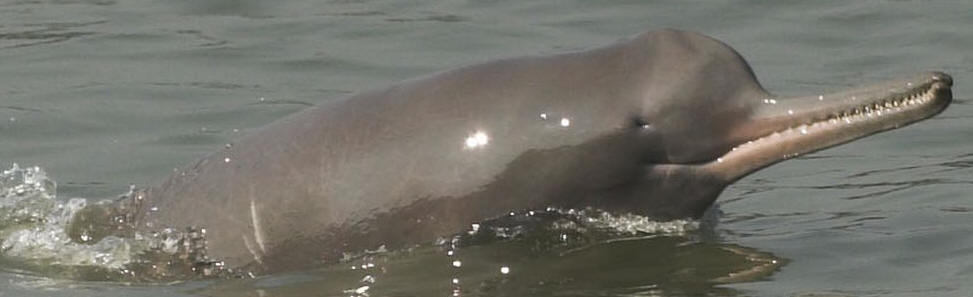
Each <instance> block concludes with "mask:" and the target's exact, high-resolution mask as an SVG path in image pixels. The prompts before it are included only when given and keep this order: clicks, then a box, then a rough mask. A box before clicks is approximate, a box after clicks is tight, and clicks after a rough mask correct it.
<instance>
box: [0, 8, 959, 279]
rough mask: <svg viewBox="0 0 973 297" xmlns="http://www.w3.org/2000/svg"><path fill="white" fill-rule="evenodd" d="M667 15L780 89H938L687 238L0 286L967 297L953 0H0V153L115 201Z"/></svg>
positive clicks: (481, 248) (754, 183) (751, 189)
mask: <svg viewBox="0 0 973 297" xmlns="http://www.w3.org/2000/svg"><path fill="white" fill-rule="evenodd" d="M667 27H671V28H680V29H687V30H695V31H699V32H702V33H704V34H707V35H711V36H713V37H715V38H717V39H720V40H722V41H724V42H726V43H728V44H730V45H731V46H732V47H734V48H735V49H737V50H738V51H739V52H740V53H741V54H742V55H743V56H744V57H745V58H746V59H747V60H748V61H749V62H750V64H751V66H752V67H753V69H754V70H755V72H756V74H757V77H758V78H760V80H761V82H762V83H763V85H764V86H765V87H766V88H767V89H769V90H771V91H772V92H775V93H778V94H781V95H782V96H786V95H798V94H816V93H823V92H828V91H832V90H837V89H841V88H846V87H849V86H854V85H858V84H867V83H869V82H875V81H880V80H884V79H889V78H893V77H897V76H902V75H909V74H913V73H916V72H918V71H923V70H942V71H945V72H947V73H950V74H951V75H953V77H954V80H955V85H954V88H953V92H954V97H955V98H956V101H955V102H954V103H953V105H952V106H951V107H950V108H949V109H948V110H946V111H945V112H944V113H943V114H941V115H939V116H937V117H935V118H933V119H930V120H927V121H924V122H921V123H918V124H915V125H912V126H908V127H906V128H903V129H900V130H896V131H892V132H888V133H883V134H879V135H875V136H872V137H869V138H867V139H863V140H859V141H856V142H853V143H850V144H847V145H844V146H840V147H836V148H832V149H828V150H825V151H822V152H818V153H815V154H811V155H807V156H803V157H800V158H797V159H794V160H790V161H787V162H784V163H781V164H778V165H775V166H773V167H771V168H768V169H765V170H762V171H760V172H758V173H756V174H753V175H751V176H749V177H747V178H745V179H743V180H741V181H739V182H737V183H736V184H734V185H732V186H731V187H729V188H728V189H727V190H726V191H725V192H724V193H723V195H722V196H721V198H720V201H719V203H720V204H719V207H718V211H717V212H714V213H713V215H714V218H711V219H710V221H709V222H704V223H703V224H702V226H700V227H698V228H689V229H690V230H677V231H675V232H661V233H652V234H650V235H648V236H642V237H637V238H625V239H624V240H622V239H618V240H608V241H601V242H597V243H593V244H591V245H586V246H583V247H582V248H573V249H559V248H557V247H555V248H551V249H542V250H541V251H538V250H537V249H536V248H531V247H530V246H529V245H530V244H531V243H536V242H532V241H524V240H519V241H516V240H515V241H500V242H494V243H485V244H480V245H474V246H471V247H469V248H465V249H462V250H461V255H462V261H463V262H462V265H461V266H462V267H454V265H453V261H455V260H456V259H458V258H455V257H453V256H446V255H445V253H443V251H442V250H440V249H438V248H436V247H427V248H423V249H418V250H415V251H412V252H409V253H402V254H395V255H381V256H376V257H374V258H371V257H370V258H363V259H359V260H356V261H353V262H349V263H347V264H346V265H345V264H343V265H338V266H334V267H323V268H321V269H317V270H313V271H303V272H295V273H287V274H280V275H271V276H264V277H259V278H256V279H230V280H198V281H181V282H175V283H164V284H159V283H150V284H142V283H138V284H132V283H128V282H119V281H107V282H105V281H100V282H97V281H84V280H77V278H75V277H71V276H70V275H68V276H66V275H64V274H50V273H45V271H44V270H43V269H40V270H31V269H23V268H21V267H22V266H17V265H13V264H10V261H9V260H4V261H0V296H2V297H6V296H349V295H355V294H358V295H362V294H369V295H371V296H430V295H438V296H450V295H452V294H453V293H454V291H455V290H459V291H456V292H459V293H460V294H461V295H466V296H684V295H685V296H699V295H710V296H971V295H973V282H971V280H973V194H970V193H971V192H973V129H971V127H973V105H971V104H969V103H968V102H969V98H970V95H969V94H971V91H973V81H971V80H970V79H969V77H973V51H971V50H970V49H971V48H973V4H971V3H970V2H968V1H965V0H941V1H939V0H929V1H879V0H864V1H772V2H769V1H768V2H762V1H614V2H604V3H603V2H596V1H581V0H577V1H544V2H542V1H534V2H531V1H457V0H452V1H429V0H417V1H391V0H383V1H368V0H336V1H308V0H287V1H257V0H237V1H229V0H169V1H158V0H128V1H114V0H33V1H25V0H0V166H2V168H3V169H9V168H12V164H13V163H17V164H20V165H21V167H24V168H27V167H30V166H39V167H40V168H42V170H43V171H45V172H46V173H47V174H46V176H47V178H48V179H49V180H51V181H54V182H56V184H57V187H56V191H57V193H56V195H54V193H53V192H51V193H46V192H45V193H42V194H46V195H48V196H52V197H55V198H54V199H57V200H58V201H61V202H67V201H69V198H74V197H83V198H91V199H93V200H94V199H101V198H106V197H114V196H117V195H119V194H122V193H125V192H126V191H127V189H128V187H129V186H130V185H132V184H135V185H152V184H154V183H157V182H158V181H159V180H161V179H162V178H164V177H165V176H167V175H168V174H170V173H171V172H172V171H173V170H174V168H177V167H181V166H184V165H185V164H187V163H189V162H190V161H192V160H194V159H197V158H199V157H201V156H202V155H204V154H205V153H207V152H210V151H214V150H216V149H218V148H219V147H221V146H223V145H224V144H225V143H228V142H231V141H233V140H235V139H238V138H240V137H241V136H243V135H246V134H247V133H248V132H250V131H252V130H253V129H255V128H257V127H260V126H262V125H264V124H267V123H269V122H271V121H273V120H275V119H279V118H281V117H284V116H286V115H287V114H290V113H293V112H295V111H297V110H300V109H302V108H306V107H308V106H310V105H313V104H317V103H321V102H327V101H329V100H335V99H338V98H341V97H344V96H347V95H348V94H350V93H354V92H358V91H361V90H365V89H369V88H375V87H380V86H383V85H387V84H390V83H394V82H396V81H398V80H401V79H405V78H409V77H412V76H417V75H422V74H428V73H430V72H434V71H437V70H442V69H447V68H451V67H456V66H460V65H467V64H471V63H476V62H481V61H486V60H490V59H495V58H503V57H512V56H521V55H535V54H549V53H559V52H565V51H572V50H579V49H585V48H590V47H594V46H600V45H605V44H608V43H611V42H614V41H616V40H618V39H620V38H624V37H627V36H631V35H634V34H637V33H640V32H643V31H645V30H651V29H659V28H667ZM50 190H51V191H53V188H51V189H50ZM93 200H92V201H93ZM75 201H79V200H75ZM716 221H718V223H716ZM3 223H7V224H9V222H3ZM690 225H692V224H690ZM670 227H672V226H670ZM675 227H681V226H675ZM677 229H679V228H677ZM643 235H644V234H643ZM539 236H541V237H543V235H539ZM7 240H8V243H9V240H10V239H7ZM7 246H9V245H7ZM55 248H57V249H62V248H63V247H55ZM368 264H373V265H371V266H370V265H368ZM4 265H6V267H7V268H3V267H4ZM362 265H364V266H362ZM352 267H354V268H355V269H352ZM503 267H506V268H507V269H509V272H508V273H501V271H500V269H502V268H503ZM365 276H371V277H373V278H374V281H371V280H367V279H365V278H366V277H365ZM72 278H74V279H72ZM453 279H456V282H457V283H453ZM365 285H368V286H369V287H368V288H366V289H363V287H364V286H365Z"/></svg>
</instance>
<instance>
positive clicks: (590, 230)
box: [193, 210, 786, 297]
mask: <svg viewBox="0 0 973 297" xmlns="http://www.w3.org/2000/svg"><path fill="white" fill-rule="evenodd" d="M592 213H594V214H597V215H591V214H592ZM575 214H577V212H575ZM602 215H604V214H603V213H599V212H596V211H595V212H593V211H590V210H589V211H588V214H585V215H569V214H567V212H566V211H536V212H531V213H530V214H529V215H528V214H527V213H525V214H514V215H511V216H507V217H504V218H498V219H496V220H492V221H488V222H483V223H481V224H478V225H475V226H474V227H473V228H471V230H470V231H469V232H465V233H462V234H461V235H460V236H457V237H456V238H454V239H453V240H446V241H443V242H442V243H441V245H439V246H428V247H417V248H415V249H412V250H408V251H398V252H383V253H374V254H370V255H366V256H363V257H360V258H358V259H355V260H352V261H349V262H347V263H342V264H337V265H333V266H329V267H325V268H322V269H318V270H313V271H307V272H303V273H297V274H286V275H276V276H270V277H266V278H258V279H246V280H233V281H225V282H220V283H216V284H214V285H212V286H209V287H206V288H203V289H200V290H198V291H194V292H193V293H195V294H200V295H204V296H214V297H215V296H307V295H313V296H699V295H711V296H738V295H740V293H739V292H737V291H735V290H732V289H727V288H722V287H720V285H721V284H726V283H738V282H750V281H757V280H761V279H765V278H767V277H768V276H770V275H771V274H773V273H774V272H775V271H777V270H778V269H779V268H780V267H781V266H783V265H784V264H785V263H786V261H785V260H783V259H780V258H777V257H775V256H773V255H771V254H768V253H764V252H760V251H757V250H754V249H751V248H746V247H741V246H736V245H732V244H721V243H718V242H709V241H701V240H698V239H694V237H696V234H697V233H698V231H694V230H688V231H686V230H684V229H680V228H678V227H674V229H680V230H683V231H680V232H662V233H655V234H648V233H640V232H635V233H634V234H633V233H631V232H629V230H618V229H611V228H609V229H601V228H603V227H605V226H606V225H605V224H604V221H603V220H601V219H600V218H603V216H602ZM657 224H658V223H657ZM661 225H666V224H665V223H662V224H661ZM672 226H673V225H669V227H672ZM682 226H686V225H682ZM690 228H691V227H690Z"/></svg>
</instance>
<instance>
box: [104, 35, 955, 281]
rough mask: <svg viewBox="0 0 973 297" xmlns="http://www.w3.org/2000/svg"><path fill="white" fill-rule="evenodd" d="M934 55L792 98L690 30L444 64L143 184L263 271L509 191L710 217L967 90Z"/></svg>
mask: <svg viewBox="0 0 973 297" xmlns="http://www.w3.org/2000/svg"><path fill="white" fill-rule="evenodd" d="M951 85H952V78H951V77H950V76H949V75H947V74H945V73H941V72H928V73H921V74H918V75H914V76H912V77H907V78H902V79H897V80H892V81H888V82H883V83H879V84H875V85H871V86H865V87H860V88H854V89H851V90H846V91H841V92H837V93H828V94H821V95H811V96H805V97H795V98H780V97H778V96H775V95H773V94H771V93H769V92H768V91H766V90H764V88H763V87H761V85H760V83H758V82H757V79H756V77H755V76H754V73H753V71H752V70H751V68H750V66H749V65H748V64H747V62H746V61H745V60H744V59H743V58H742V57H741V55H740V54H738V53H737V52H736V51H735V50H733V49H732V48H730V47H729V46H728V45H726V44H724V43H722V42H720V41H718V40H715V39H713V38H710V37H707V36H704V35H701V34H698V33H694V32H686V31H679V30H671V29H668V30H659V31H651V32H647V33H643V34H639V35H636V36H633V37H630V38H627V39H625V40H622V41H620V42H617V43H615V44H611V45H608V46H605V47H601V48H595V49H590V50H586V51H580V52H571V53H563V54H556V55H550V56H529V57H519V58H509V59H502V60H497V61H491V62H486V63H482V64H476V65H471V66H465V67H460V68H456V69H452V70H446V71H442V72H438V73H435V74H431V75H427V76H423V77H419V78H414V79H409V80H405V81H403V82H401V83H398V84H395V85H392V86H389V87H386V88H382V89H377V90H370V91H365V92H362V93H359V94H357V95H353V96H350V97H348V98H345V99H342V100H338V101H334V102H327V103H324V104H321V105H318V106H315V107H311V108H307V109H305V110H303V111H300V112H298V113H296V114H293V115H291V116H288V117H286V118H284V119H281V120H279V121H277V122H274V123H272V124H270V125H268V126H266V127H264V128H262V129H260V130H259V131H256V132H254V133H253V134H251V135H249V136H248V137H245V138H244V139H242V140H240V141H238V142H235V143H233V144H232V145H227V146H226V147H225V148H223V149H222V150H220V151H217V152H215V153H212V154H210V155H209V156H206V157H205V158H203V159H201V160H199V161H198V162H196V163H195V164H192V165H191V166H188V167H186V168H184V169H182V170H180V171H178V172H176V173H175V174H173V175H172V176H171V177H170V178H168V180H166V181H165V182H164V183H162V184H161V185H158V186H155V187H152V188H148V189H145V190H141V191H139V192H138V193H137V195H135V196H136V198H133V200H132V201H135V202H128V203H125V204H123V205H126V206H124V207H121V208H126V207H127V209H128V211H131V212H134V213H135V215H133V216H130V220H131V221H132V222H134V225H135V226H136V227H135V228H136V229H137V230H149V229H153V228H155V229H158V228H160V227H162V226H170V227H183V226H199V227H204V228H205V230H206V237H205V240H206V242H207V244H206V251H207V253H208V254H209V256H211V257H213V258H214V259H219V260H221V261H223V263H224V264H225V265H226V266H227V267H236V268H239V269H247V270H249V271H258V272H276V271H282V270H293V269H300V268H307V267H311V266H314V265H321V264H322V263H334V262H337V261H340V260H341V258H342V256H343V255H345V254H346V253H351V252H355V251H363V250H370V249H372V250H373V249H376V248H379V247H381V246H385V247H386V248H389V249H394V248H402V247H408V246H411V245H415V244H419V243H423V242H432V241H434V240H435V239H437V238H441V237H443V236H448V235H451V234H455V233H456V232H460V231H463V230H464V229H465V228H468V227H469V226H470V223H471V222H477V221H480V220H485V219H490V218H494V217H498V216H501V215H504V214H507V213H508V212H511V211H522V210H529V209H539V208H545V207H560V208H585V207H593V208H599V209H603V210H607V211H611V212H616V213H632V214H638V215H642V216H647V217H650V218H653V219H658V220H672V219H681V218H690V219H693V218H699V217H700V216H701V215H702V214H703V213H704V211H705V210H706V209H707V208H709V207H710V206H711V205H712V204H713V203H714V201H715V200H716V199H717V197H718V196H719V194H720V192H722V191H723V189H724V188H726V187H727V185H729V184H731V183H733V182H734V181H736V180H738V179H740V178H742V177H744V176H746V175H747V174H750V173H752V172H754V171H757V170H759V169H761V168H764V167H767V166H769V165H772V164H774V163H777V162H780V161H782V160H786V159H789V158H793V157H795V156H798V155H801V154H806V153H810V152H814V151H817V150H821V149H824V148H827V147H831V146H834V145H838V144H841V143H845V142H848V141H851V140H854V139H858V138H861V137H864V136H867V135H870V134H874V133H877V132H881V131H886V130H890V129H894V128H898V127H902V126H905V125H908V124H910V123H913V122H916V121H920V120H922V119H926V118H929V117H931V116H933V115H936V114H938V113H939V112H941V111H942V110H944V109H945V108H946V107H947V106H948V105H949V103H950V102H951V100H952V93H951V90H950V87H951Z"/></svg>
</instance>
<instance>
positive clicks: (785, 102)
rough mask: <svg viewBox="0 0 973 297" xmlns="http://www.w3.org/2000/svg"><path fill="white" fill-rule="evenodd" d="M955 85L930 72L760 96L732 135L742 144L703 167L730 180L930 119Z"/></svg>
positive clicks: (939, 74) (942, 74)
mask: <svg viewBox="0 0 973 297" xmlns="http://www.w3.org/2000/svg"><path fill="white" fill-rule="evenodd" d="M952 84H953V79H952V78H951V77H950V76H949V75H947V74H945V73H941V72H929V73H923V74H921V75H917V76H915V77H911V78H907V79H899V80H893V81H889V82H885V83H881V84H876V85H871V86H867V87H862V88H857V89H852V90H848V91H843V92H839V93H833V94H826V95H815V96H808V97H799V98H792V99H773V98H764V99H758V100H759V102H758V103H757V104H758V105H760V107H759V108H757V109H756V110H755V112H754V114H753V116H752V120H751V121H750V122H749V123H748V124H747V125H745V126H743V127H741V128H740V129H738V130H736V131H735V133H734V135H733V136H732V138H733V139H734V141H737V143H740V145H738V146H736V147H734V148H733V149H732V150H730V151H729V152H727V153H726V154H725V155H723V156H722V157H721V158H718V159H717V160H714V161H712V162H710V163H707V164H704V165H702V168H701V169H703V170H706V171H708V172H710V173H711V174H713V175H714V176H716V177H718V178H720V179H722V180H725V181H727V182H731V181H734V180H737V179H739V178H742V177H744V176H746V175H747V174H749V173H751V172H754V171H756V170H758V169H760V168H763V167H766V166H770V165H772V164H774V163H777V162H780V161H782V160H786V159H789V158H792V157H795V156H798V155H801V154H806V153H810V152H814V151H818V150H821V149H825V148H828V147H831V146H835V145H838V144H842V143H845V142H848V141H851V140H855V139H858V138H861V137H865V136H868V135H871V134H874V133H878V132H882V131H886V130H890V129H895V128H898V127H902V126H905V125H908V124H911V123H914V122H917V121H920V120H923V119H926V118H929V117H932V116H934V115H936V114H938V113H939V112H941V111H943V109H945V108H946V106H948V105H949V103H950V101H952V98H953V96H952V91H951V90H950V86H952Z"/></svg>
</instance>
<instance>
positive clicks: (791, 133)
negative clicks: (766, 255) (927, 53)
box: [639, 30, 952, 216]
mask: <svg viewBox="0 0 973 297" xmlns="http://www.w3.org/2000/svg"><path fill="white" fill-rule="evenodd" d="M639 38H647V39H651V40H649V41H651V42H645V43H642V44H646V45H651V47H648V48H647V49H646V50H648V51H650V55H657V58H655V59H653V61H657V63H654V64H653V65H651V66H650V67H651V68H650V70H651V71H647V73H649V74H648V75H647V76H650V80H651V81H652V83H650V84H647V86H648V87H647V88H646V89H644V90H643V91H642V92H643V94H644V97H643V98H642V101H643V103H642V107H643V108H642V110H641V112H642V114H641V115H640V116H641V118H640V119H645V120H641V121H644V122H645V125H644V127H645V130H646V132H644V133H646V134H647V135H652V139H654V140H655V142H654V143H656V144H657V145H658V146H661V147H662V150H663V152H662V153H661V154H660V153H658V152H657V153H656V154H654V155H656V156H664V157H656V158H655V159H653V160H648V163H649V164H648V168H650V169H649V170H648V175H649V176H648V178H650V179H655V182H654V184H656V185H658V184H661V185H662V186H663V188H665V187H666V186H669V187H673V188H681V187H687V186H694V187H699V185H701V184H707V185H711V186H709V187H708V188H706V189H701V190H682V191H675V192H677V193H680V194H681V196H684V197H680V199H683V200H685V201H687V203H689V202H691V203H692V204H694V205H696V206H695V207H687V206H683V207H682V208H681V209H686V210H691V211H690V212H689V213H688V214H690V216H698V215H699V214H701V213H702V210H703V209H705V208H706V207H708V206H709V205H710V204H712V202H713V200H715V199H716V196H717V195H718V194H719V192H720V191H722V189H723V188H724V187H725V186H726V185H728V184H730V183H732V182H733V181H736V180H738V179H740V178H742V177H744V176H746V175H747V174H750V173H752V172H754V171H757V170H759V169H761V168H764V167H766V166H769V165H772V164H774V163H777V162H780V161H782V160H786V159H789V158H793V157H795V156H798V155H801V154H806V153H810V152H814V151H817V150H821V149H824V148H828V147H831V146H835V145H838V144H842V143H845V142H849V141H851V140H854V139H858V138H861V137H865V136H868V135H871V134H874V133H878V132H882V131H886V130H890V129H894V128H898V127H902V126H905V125H908V124H911V123H914V122H917V121H920V120H923V119H926V118H929V117H931V116H934V115H936V114H938V113H939V112H941V111H942V110H944V109H945V108H946V106H948V105H949V103H950V102H951V100H952V93H951V91H950V87H951V86H952V78H951V77H950V76H949V75H947V74H945V73H941V72H928V73H921V74H918V75H914V76H912V77H907V78H901V79H896V80H891V81H887V82H883V83H878V84H874V85H870V86H864V87H858V88H852V89H849V90H844V91H838V92H833V93H822V94H814V95H809V96H802V97H794V98H780V97H777V96H775V95H772V94H771V93H769V92H767V91H765V90H764V89H763V88H762V87H761V86H760V84H759V83H758V82H757V80H756V78H755V77H754V75H753V72H752V71H751V69H750V67H749V66H748V65H747V63H746V61H744V59H743V58H742V57H740V55H739V54H737V53H736V52H735V51H734V50H733V49H732V48H730V47H729V46H726V45H725V44H723V43H721V42H719V41H716V40H714V39H711V38H709V37H706V36H702V35H699V34H694V33H687V32H680V31H671V30H670V31H659V32H654V33H651V34H649V35H647V36H640V37H639ZM659 39H666V40H659ZM662 57H665V59H663V58H662ZM649 119H651V120H649ZM701 179H705V180H706V181H707V182H706V183H701V182H700V180H701ZM687 180H688V182H686V181H687ZM697 192H698V193H697ZM680 215H681V214H673V215H672V216H680Z"/></svg>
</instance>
